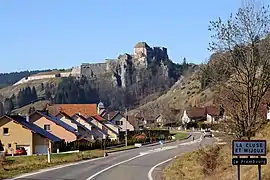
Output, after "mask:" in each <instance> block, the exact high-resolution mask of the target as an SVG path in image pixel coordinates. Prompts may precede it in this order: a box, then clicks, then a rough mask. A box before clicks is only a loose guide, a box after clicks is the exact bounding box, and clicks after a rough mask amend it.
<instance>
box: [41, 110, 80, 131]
mask: <svg viewBox="0 0 270 180" xmlns="http://www.w3.org/2000/svg"><path fill="white" fill-rule="evenodd" d="M36 112H37V113H39V114H40V115H42V116H44V117H45V118H47V119H48V120H50V121H52V122H54V123H56V124H58V125H59V126H61V127H63V128H65V129H66V130H67V131H69V132H71V133H73V134H75V135H77V136H79V133H78V132H76V131H77V130H76V129H75V128H73V127H72V126H70V125H68V124H67V123H65V122H63V121H61V120H59V119H57V117H55V116H53V115H51V114H49V113H48V112H47V111H36Z"/></svg>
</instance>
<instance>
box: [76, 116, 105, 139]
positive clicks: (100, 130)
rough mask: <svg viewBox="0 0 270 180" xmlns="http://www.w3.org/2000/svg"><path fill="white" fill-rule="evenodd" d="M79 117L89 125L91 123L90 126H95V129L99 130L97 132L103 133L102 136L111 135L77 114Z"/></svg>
mask: <svg viewBox="0 0 270 180" xmlns="http://www.w3.org/2000/svg"><path fill="white" fill-rule="evenodd" d="M76 115H77V116H78V117H80V118H81V119H83V120H85V121H86V122H87V123H89V124H90V125H92V126H94V127H95V128H97V130H98V131H99V132H101V133H102V134H104V135H106V136H108V135H109V134H108V133H107V132H106V131H104V130H103V129H100V128H99V127H98V126H97V125H95V124H94V123H92V122H91V121H90V120H89V119H86V118H85V117H84V116H82V115H80V114H76Z"/></svg>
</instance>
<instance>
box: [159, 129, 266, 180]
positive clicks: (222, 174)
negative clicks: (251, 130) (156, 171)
mask: <svg viewBox="0 0 270 180" xmlns="http://www.w3.org/2000/svg"><path fill="white" fill-rule="evenodd" d="M269 130H270V124H268V125H267V126H266V127H265V128H264V129H263V130H262V131H261V132H260V133H258V134H257V135H256V137H255V138H254V139H266V140H267V141H268V142H270V131H269ZM227 143H228V144H227V145H222V146H221V145H220V146H218V145H215V146H212V147H208V148H204V149H201V150H198V151H195V152H192V153H189V154H186V155H184V156H182V157H179V158H177V159H176V160H175V161H174V162H173V163H172V164H171V165H170V166H169V167H167V169H166V170H165V171H164V176H165V180H174V179H177V180H182V179H185V180H215V179H219V180H231V179H236V178H237V177H236V166H232V164H231V159H232V155H231V142H230V141H227ZM269 150H270V148H269V144H268V154H267V158H268V159H269V157H270V152H269ZM206 164H208V166H207V165H206ZM269 169H270V164H269V163H268V164H267V165H265V166H262V179H270V171H269ZM257 172H258V169H257V166H241V178H242V179H245V180H253V179H257Z"/></svg>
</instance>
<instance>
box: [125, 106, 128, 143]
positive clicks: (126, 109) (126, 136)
mask: <svg viewBox="0 0 270 180" xmlns="http://www.w3.org/2000/svg"><path fill="white" fill-rule="evenodd" d="M127 122H128V114H127V108H126V133H125V143H126V146H127V145H128V143H127Z"/></svg>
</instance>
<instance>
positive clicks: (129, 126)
mask: <svg viewBox="0 0 270 180" xmlns="http://www.w3.org/2000/svg"><path fill="white" fill-rule="evenodd" d="M116 121H122V122H123V125H117V124H116ZM111 122H112V123H113V124H115V125H117V126H119V127H121V129H120V131H126V129H127V130H129V131H134V127H133V126H132V124H130V122H129V121H127V120H126V118H125V117H123V116H122V115H120V114H118V115H117V116H115V117H114V118H113V119H112V120H111Z"/></svg>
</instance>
